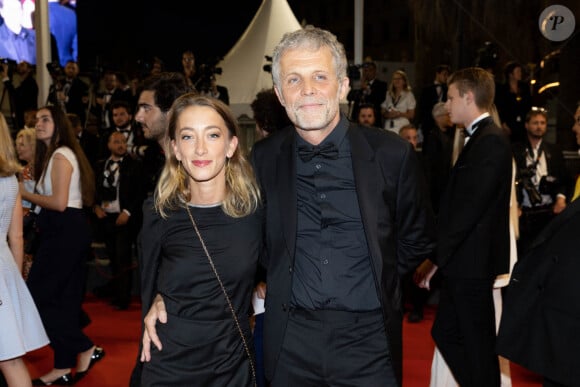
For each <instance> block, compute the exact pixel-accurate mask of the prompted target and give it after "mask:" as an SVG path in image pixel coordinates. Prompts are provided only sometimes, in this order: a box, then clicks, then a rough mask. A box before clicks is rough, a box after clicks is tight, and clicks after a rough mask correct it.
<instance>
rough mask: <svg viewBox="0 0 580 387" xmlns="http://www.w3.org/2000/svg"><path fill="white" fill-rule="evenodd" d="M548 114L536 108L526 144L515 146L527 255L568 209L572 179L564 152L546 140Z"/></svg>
mask: <svg viewBox="0 0 580 387" xmlns="http://www.w3.org/2000/svg"><path fill="white" fill-rule="evenodd" d="M547 122H548V114H547V112H546V111H545V110H544V109H541V108H534V109H533V110H530V111H529V112H528V113H527V115H526V121H525V125H524V126H525V128H526V141H525V142H516V143H514V144H513V148H512V149H513V154H514V159H515V161H516V166H517V171H518V173H517V176H516V179H517V182H518V191H517V198H518V203H519V205H520V208H521V213H522V214H521V216H520V239H519V241H518V251H519V252H520V253H522V254H523V253H524V252H525V250H526V249H527V248H528V247H529V244H530V243H531V242H532V241H533V240H534V238H535V237H536V235H537V234H538V233H539V232H540V230H541V229H542V228H544V226H545V225H546V224H548V222H549V221H550V220H551V219H552V218H553V217H554V216H555V215H557V214H559V213H560V212H562V211H563V210H564V208H566V199H567V197H569V196H570V190H571V185H572V177H571V175H570V173H569V172H568V169H567V167H566V162H565V161H564V155H563V154H562V151H561V150H560V149H559V148H558V147H557V146H556V145H554V144H550V143H548V142H546V141H545V140H544V136H545V135H546V131H547V128H548V123H547Z"/></svg>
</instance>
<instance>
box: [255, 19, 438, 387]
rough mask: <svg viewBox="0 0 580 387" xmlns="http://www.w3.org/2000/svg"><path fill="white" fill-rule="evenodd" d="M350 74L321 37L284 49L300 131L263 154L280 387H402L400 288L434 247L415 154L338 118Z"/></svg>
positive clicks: (331, 41) (286, 41)
mask: <svg viewBox="0 0 580 387" xmlns="http://www.w3.org/2000/svg"><path fill="white" fill-rule="evenodd" d="M292 42H294V44H292ZM346 67H347V61H346V57H345V53H344V48H343V46H342V44H340V43H339V42H338V41H337V40H336V37H335V36H334V35H332V34H330V33H329V32H328V31H323V30H320V29H317V28H313V27H307V28H305V29H301V30H298V31H296V32H293V33H290V34H287V35H285V37H284V38H283V39H282V41H281V42H280V43H279V45H278V46H277V48H276V49H275V50H274V55H273V66H272V75H273V79H274V85H275V90H276V94H277V95H278V98H279V99H280V102H281V103H282V105H283V106H284V107H285V108H286V111H287V113H288V116H289V118H290V119H291V121H292V122H293V124H294V126H293V127H292V126H291V127H288V128H286V129H285V130H282V131H280V132H277V133H275V134H273V135H272V136H269V137H268V138H266V139H265V140H263V141H261V142H259V143H257V144H255V146H254V149H253V152H252V155H253V163H254V166H255V168H256V175H257V178H258V182H259V184H260V185H261V188H262V192H263V200H264V203H265V207H266V213H267V217H266V219H265V232H266V238H265V239H266V241H267V246H266V253H265V257H264V264H265V267H266V270H267V275H268V291H267V296H266V321H265V323H264V329H265V331H264V345H265V367H266V376H267V378H268V379H269V380H271V382H272V386H273V387H276V386H282V385H285V386H288V385H290V386H296V385H300V384H304V383H307V384H308V385H338V384H341V385H345V384H348V385H361V386H362V385H366V386H371V385H373V386H376V385H382V386H398V385H400V383H401V373H402V372H401V371H402V367H401V365H402V359H401V357H402V356H401V355H402V353H401V347H402V345H401V341H402V340H401V339H402V337H401V330H402V308H401V288H400V278H401V275H402V274H404V273H406V272H408V271H410V270H413V269H414V267H415V266H416V265H417V264H418V263H420V261H421V257H425V256H429V255H430V254H431V252H432V250H433V248H434V243H433V242H434V239H433V227H432V226H433V217H432V213H431V210H430V206H429V199H428V195H427V193H426V187H425V182H424V178H423V177H422V175H421V166H420V165H419V162H418V160H417V157H416V155H415V154H414V153H415V152H414V151H413V149H412V147H411V146H410V145H409V144H408V143H407V142H406V141H404V140H403V139H401V138H399V137H397V136H396V135H394V134H391V133H386V132H385V131H381V130H379V129H374V128H368V127H363V126H359V125H356V124H352V123H349V121H348V120H347V118H346V117H345V116H343V115H341V114H340V112H339V101H340V100H341V99H342V98H343V97H344V96H345V95H346V93H347V91H348V77H347V76H346Z"/></svg>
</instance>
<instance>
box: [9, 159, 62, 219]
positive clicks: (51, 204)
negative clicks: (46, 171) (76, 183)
mask: <svg viewBox="0 0 580 387" xmlns="http://www.w3.org/2000/svg"><path fill="white" fill-rule="evenodd" d="M53 157H54V160H53V162H52V171H51V174H50V180H51V183H52V195H40V194H35V193H30V192H27V191H26V190H25V189H24V187H23V186H22V184H21V185H20V193H21V195H22V198H24V200H28V201H29V202H32V203H34V204H36V205H37V206H40V207H42V208H46V209H47V210H55V211H61V212H62V211H64V210H65V209H66V206H67V204H68V192H69V188H70V184H71V177H72V173H73V167H72V164H71V163H70V161H68V160H67V159H66V157H64V155H62V154H61V153H55V154H54V156H53Z"/></svg>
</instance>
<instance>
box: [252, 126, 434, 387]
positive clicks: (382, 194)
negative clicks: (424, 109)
mask: <svg viewBox="0 0 580 387" xmlns="http://www.w3.org/2000/svg"><path fill="white" fill-rule="evenodd" d="M296 135H297V134H296V132H295V129H294V128H293V127H288V128H286V129H285V130H282V131H280V132H277V133H275V134H274V135H272V136H270V137H268V138H266V139H265V140H263V141H260V142H258V143H256V144H255V145H254V149H253V151H252V159H253V163H254V166H255V170H256V175H257V178H258V182H259V184H260V186H261V188H262V192H263V200H264V204H265V209H266V218H265V222H266V224H265V233H266V235H265V241H266V254H265V257H264V260H263V263H264V265H265V267H266V270H267V275H268V293H267V297H266V316H265V318H266V322H265V324H264V326H265V329H264V343H265V348H264V353H265V367H266V376H267V378H269V379H271V378H272V376H273V375H274V371H275V369H276V364H277V361H278V357H279V354H280V352H281V346H282V343H283V341H284V335H285V331H286V325H287V322H288V313H289V308H288V305H289V303H290V299H291V289H292V272H293V267H294V253H295V249H296V246H295V245H296V219H297V214H296V211H297V210H296V205H297V204H296V203H297V197H296V150H295V147H296V145H295V136H296ZM347 136H348V139H349V141H350V145H351V154H352V168H353V173H354V179H355V182H356V192H357V196H358V202H359V206H360V211H361V218H362V222H363V225H364V229H365V232H366V240H367V244H368V248H369V253H370V255H371V259H372V271H373V274H374V282H375V285H376V287H377V290H378V291H379V299H380V301H381V306H382V310H383V314H384V319H385V328H386V333H387V337H388V340H389V345H390V350H391V357H392V361H393V367H394V370H395V374H396V375H397V377H398V379H399V381H400V380H401V375H402V359H401V355H402V354H401V352H402V350H401V349H402V343H401V330H402V310H401V289H400V276H401V275H402V274H404V273H406V272H408V271H410V270H413V269H414V268H415V267H416V266H417V265H418V264H419V263H420V262H421V261H422V260H423V259H424V258H426V257H427V256H430V254H431V252H432V250H433V249H434V238H433V234H434V232H433V217H432V212H431V209H430V206H429V198H428V195H427V194H426V187H425V184H424V179H423V177H422V171H421V166H420V164H419V162H418V160H417V157H416V156H415V152H414V151H413V149H412V148H411V146H410V144H408V143H407V142H406V141H404V140H403V139H401V138H400V137H398V136H397V135H394V134H392V133H387V132H385V131H382V130H380V129H373V128H368V127H362V126H358V125H354V124H351V126H350V128H349V129H348V132H347Z"/></svg>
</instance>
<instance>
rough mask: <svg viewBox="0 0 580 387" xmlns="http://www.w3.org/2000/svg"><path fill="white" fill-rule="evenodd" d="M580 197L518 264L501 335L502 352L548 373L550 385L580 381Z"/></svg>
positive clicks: (564, 384)
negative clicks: (579, 300)
mask: <svg viewBox="0 0 580 387" xmlns="http://www.w3.org/2000/svg"><path fill="white" fill-rule="evenodd" d="M578 230H580V200H578V199H577V200H575V201H573V202H572V203H570V205H568V207H567V208H566V209H565V210H564V211H563V212H562V213H560V214H559V215H558V216H557V217H555V218H554V219H553V220H552V221H551V222H550V223H549V224H548V225H547V226H546V227H545V228H544V229H543V230H542V231H541V232H540V234H539V235H538V236H537V238H536V239H534V241H533V242H532V244H531V246H530V249H529V251H528V253H527V254H526V255H525V258H524V259H521V260H518V262H517V263H516V265H515V267H514V270H513V273H512V277H511V282H510V285H509V287H508V288H507V292H506V297H505V299H504V302H503V314H502V318H501V324H500V327H499V334H498V338H497V350H498V353H499V354H500V355H502V356H504V357H506V358H508V359H509V360H511V361H513V362H515V363H518V364H521V365H522V366H524V367H526V368H528V369H530V370H532V371H533V372H537V373H538V374H540V375H543V376H544V377H545V380H544V386H550V387H556V386H558V387H563V386H569V387H571V386H577V385H578V381H579V380H580V366H579V365H580V363H579V362H578V351H580V340H579V336H578V326H579V321H580V303H579V302H578V294H580V282H579V281H578V278H577V277H578V272H580V254H579V252H578Z"/></svg>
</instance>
